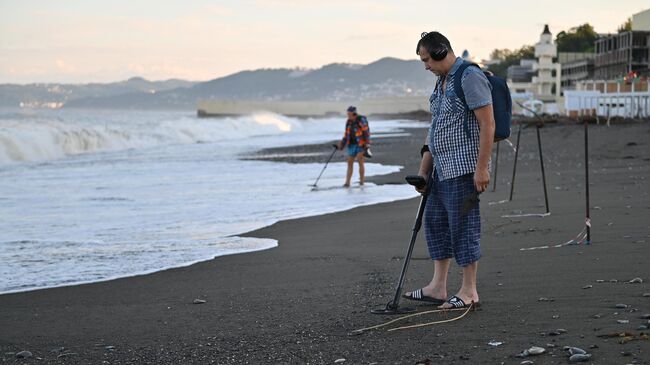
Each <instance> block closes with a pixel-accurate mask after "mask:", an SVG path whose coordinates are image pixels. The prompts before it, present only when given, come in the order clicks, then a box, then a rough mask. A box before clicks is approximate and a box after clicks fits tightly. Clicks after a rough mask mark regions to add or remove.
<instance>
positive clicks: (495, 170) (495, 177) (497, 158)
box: [492, 142, 499, 191]
mask: <svg viewBox="0 0 650 365" xmlns="http://www.w3.org/2000/svg"><path fill="white" fill-rule="evenodd" d="M498 168H499V142H497V156H496V158H495V159H494V182H493V183H492V191H497V170H498Z"/></svg>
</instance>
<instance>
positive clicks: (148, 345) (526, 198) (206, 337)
mask: <svg viewBox="0 0 650 365" xmlns="http://www.w3.org/2000/svg"><path fill="white" fill-rule="evenodd" d="M410 132H412V135H411V136H410V137H394V138H385V139H375V140H374V141H373V153H374V155H375V157H374V158H373V162H375V161H376V162H380V163H385V164H399V165H403V166H405V168H404V169H403V170H402V171H401V172H399V173H395V174H391V175H386V176H382V177H376V178H372V179H370V181H373V182H376V183H401V182H402V181H403V177H404V176H405V175H408V174H411V173H415V172H416V171H417V166H418V164H419V149H420V146H421V143H422V139H423V137H424V133H425V129H413V130H410ZM515 132H516V129H515ZM541 136H542V142H543V147H544V151H543V153H544V158H545V169H546V171H545V172H546V179H547V187H548V194H549V205H550V211H551V215H550V216H547V217H543V218H540V217H522V218H503V217H502V216H503V215H508V214H519V213H543V212H544V209H545V207H544V196H543V189H542V185H541V174H540V166H539V159H538V153H537V143H536V136H535V130H534V128H528V129H525V130H524V131H523V132H522V138H521V147H520V154H519V164H518V166H517V178H516V184H515V190H514V197H513V201H511V202H507V203H503V204H490V202H497V201H500V200H504V199H507V198H508V195H509V190H510V187H509V182H510V179H511V173H512V161H513V156H514V153H513V150H512V149H511V148H510V147H508V145H507V144H506V143H505V142H502V143H501V146H500V156H499V161H498V173H499V176H498V179H497V186H496V191H495V192H492V191H491V187H492V185H491V186H490V191H488V192H487V193H485V194H483V195H482V197H481V200H482V201H481V211H482V217H483V236H482V241H481V243H482V249H483V258H482V259H481V261H480V264H479V276H478V281H479V294H480V296H481V302H482V307H481V310H479V311H476V312H471V313H469V314H468V315H467V316H466V317H464V318H463V319H461V320H459V321H455V322H451V323H445V324H439V325H433V326H427V327H422V328H417V329H410V330H403V331H394V332H386V331H385V330H383V329H382V330H375V331H370V332H367V333H364V334H362V335H358V336H350V335H349V333H350V332H351V331H352V330H354V329H358V328H362V327H367V326H370V325H376V324H379V323H383V322H385V321H387V320H388V319H392V318H393V317H388V318H387V317H381V316H376V315H372V314H370V313H369V310H370V309H371V308H375V307H379V306H382V305H383V304H385V303H386V302H388V301H389V300H390V299H392V295H393V291H394V287H395V284H396V280H397V276H398V273H399V270H400V268H401V265H402V259H403V255H404V253H405V250H406V246H407V244H408V239H409V237H410V230H411V227H412V224H413V219H414V216H415V211H416V209H417V205H418V199H410V200H406V201H399V202H393V203H386V204H378V205H373V206H366V207H360V208H355V209H352V210H349V211H345V212H340V213H335V214H327V215H323V216H317V217H310V218H303V219H297V220H290V221H283V222H279V223H277V224H274V225H272V226H270V227H266V228H263V229H260V230H258V231H255V232H251V233H249V234H248V235H249V236H255V237H269V238H274V239H277V240H278V241H279V246H278V247H277V248H274V249H271V250H267V251H261V252H255V253H247V254H241V255H232V256H224V257H218V258H216V259H214V260H210V261H206V262H202V263H198V264H195V265H192V266H189V267H185V268H177V269H170V270H165V271H162V272H158V273H154V274H149V275H143V276H137V277H131V278H124V279H118V280H112V281H108V282H103V283H94V284H86V285H78V286H71V287H63V288H53V289H46V290H38V291H33V292H26V293H17V294H7V295H0V354H1V355H2V357H1V359H2V360H1V361H2V363H7V364H11V363H71V364H88V363H92V364H101V363H106V364H141V363H151V364H179V363H183V364H185V363H197V364H198V363H200V364H206V363H215V364H246V363H248V364H264V363H272V364H275V363H291V364H294V363H295V364H305V363H310V364H326V363H334V362H335V361H336V360H340V359H345V362H343V363H344V364H370V363H377V364H415V363H416V362H417V361H421V360H424V359H430V360H431V361H432V363H434V364H500V363H504V364H520V363H521V362H522V361H524V360H532V361H534V363H535V364H564V363H568V357H567V356H566V355H565V351H563V350H562V348H563V346H577V347H580V348H583V349H585V350H587V351H588V352H589V353H590V354H592V355H593V357H592V358H591V361H590V363H594V364H627V363H636V364H648V363H650V341H648V340H635V341H631V342H627V343H624V344H621V343H619V340H620V339H619V338H602V337H599V335H604V334H611V333H622V332H630V333H633V334H635V335H637V336H638V335H639V334H640V333H641V332H643V333H648V331H647V330H643V329H637V328H640V326H642V325H648V319H642V318H641V317H642V316H643V315H645V314H650V294H646V295H648V296H644V293H650V285H648V283H649V282H650V265H649V264H648V258H649V257H650V219H649V218H650V196H649V195H648V193H649V192H650V189H649V188H648V181H649V180H650V144H649V142H648V140H649V137H650V123H647V122H646V123H633V124H615V125H612V126H610V127H606V126H602V125H600V126H597V125H591V126H590V137H591V138H590V147H591V154H590V156H591V161H590V162H591V163H590V167H591V175H590V179H591V184H590V188H591V203H592V207H593V209H592V211H591V216H592V224H593V229H592V244H591V245H589V246H585V245H574V246H564V247H560V248H548V249H539V250H527V251H522V250H521V248H530V247H537V246H546V245H555V244H560V243H563V242H566V241H568V240H569V239H571V238H573V237H574V236H576V235H577V234H578V233H579V232H580V230H581V229H582V228H583V226H584V209H585V202H584V162H583V158H584V157H583V138H584V137H583V127H582V126H579V125H553V126H547V127H545V128H543V129H542V130H541ZM515 137H516V134H515V135H514V136H513V137H512V140H513V142H514V138H515ZM328 146H329V145H323V146H301V147H292V148H286V149H282V151H284V152H285V153H298V152H301V151H307V150H309V151H312V150H313V151H316V150H321V151H322V154H321V155H320V156H318V157H317V158H318V160H319V161H322V162H324V161H325V159H326V158H327V157H328V155H329V152H330V147H328ZM270 152H279V150H277V149H276V150H274V151H261V152H260V154H262V155H264V154H269V153H270ZM249 157H253V156H249ZM258 157H259V156H258ZM313 158H314V157H307V159H313ZM302 159H303V158H302V157H296V158H293V159H291V158H289V160H290V161H292V162H296V163H300V162H303V161H304V160H302ZM431 273H432V265H431V263H430V261H429V260H428V258H427V254H426V249H425V245H424V240H423V237H422V235H420V237H419V238H418V243H417V246H416V250H415V253H414V260H413V261H412V263H411V266H410V269H409V272H408V276H407V280H406V289H413V288H418V287H420V286H423V285H425V284H426V283H427V282H428V280H430V278H431ZM637 277H638V278H641V279H642V281H643V282H641V283H629V281H630V280H632V279H634V278H637ZM460 280H461V275H460V269H459V268H458V266H456V265H455V264H453V265H452V268H451V271H450V277H449V288H448V289H449V293H450V294H453V293H454V290H455V289H456V288H457V287H458V286H459V285H460ZM195 299H202V300H205V301H206V302H205V303H203V304H193V301H194V300H195ZM403 304H408V303H407V301H404V302H403ZM617 304H624V305H626V307H625V308H616V305H617ZM419 308H420V310H426V309H431V307H425V306H424V307H419ZM455 316H457V314H456V313H446V314H438V315H436V314H431V315H425V316H423V317H421V318H418V317H416V318H415V319H413V320H406V321H404V324H415V323H424V322H429V321H434V320H441V319H451V318H454V317H455ZM625 320H627V321H629V322H628V323H619V321H625ZM564 330H566V331H564ZM491 341H497V342H502V344H501V345H499V346H491V345H489V344H488V343H489V342H491ZM531 346H541V347H544V348H545V350H546V351H545V353H543V354H541V355H537V356H531V357H529V358H525V359H524V358H518V357H516V355H517V354H519V353H521V352H522V351H523V350H525V349H528V348H530V347H531ZM22 350H28V351H30V352H32V353H33V357H32V358H30V359H25V360H20V359H16V356H15V354H16V353H18V352H19V351H22Z"/></svg>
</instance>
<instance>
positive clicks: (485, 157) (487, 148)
mask: <svg viewBox="0 0 650 365" xmlns="http://www.w3.org/2000/svg"><path fill="white" fill-rule="evenodd" d="M474 115H476V119H477V120H478V125H479V128H480V130H481V132H480V135H479V147H478V162H477V163H476V171H475V172H474V185H475V186H476V190H477V191H479V192H483V191H485V190H486V189H487V187H488V184H489V183H490V172H489V171H488V164H489V163H490V156H491V155H492V144H493V143H494V128H495V121H494V112H493V110H492V104H488V105H485V106H482V107H480V108H477V109H474Z"/></svg>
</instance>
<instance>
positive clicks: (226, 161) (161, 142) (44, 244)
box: [0, 109, 422, 293]
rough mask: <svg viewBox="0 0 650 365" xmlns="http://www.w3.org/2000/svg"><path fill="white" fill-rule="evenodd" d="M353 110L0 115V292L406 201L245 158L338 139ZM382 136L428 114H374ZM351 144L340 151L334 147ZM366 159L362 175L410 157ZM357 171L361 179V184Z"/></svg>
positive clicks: (265, 245) (151, 267)
mask: <svg viewBox="0 0 650 365" xmlns="http://www.w3.org/2000/svg"><path fill="white" fill-rule="evenodd" d="M344 123H345V121H344V119H343V118H320V119H297V118H290V117H286V116H282V115H277V114H272V113H265V112H260V113H255V114H251V115H246V116H240V117H223V118H198V117H197V116H196V115H195V114H194V113H192V112H184V111H98V110H92V111H90V110H66V109H59V110H29V109H15V110H14V109H8V110H0V293H11V292H21V291H29V290H35V289H41V288H50V287H57V286H66V285H75V284H81V283H89V282H97V281H103V280H110V279H114V278H119V277H127V276H133V275H140V274H146V273H151V272H156V271H160V270H164V269H168V268H173V267H181V266H187V265H191V264H193V263H196V262H200V261H205V260H209V259H212V258H214V257H217V256H222V255H230V254H245V253H246V252H253V251H259V250H266V249H273V248H274V247H277V246H278V244H282V242H279V243H278V242H277V241H275V240H273V239H265V238H250V237H241V236H240V235H241V234H242V233H245V232H249V231H252V230H255V229H258V228H261V227H265V226H268V225H271V224H273V223H275V222H278V221H280V220H286V219H292V218H299V217H307V216H314V215H321V214H326V213H332V212H338V211H344V210H348V209H352V208H354V207H358V206H363V205H370V204H377V203H382V202H390V201H395V200H400V199H408V198H412V197H414V196H416V195H417V193H415V192H414V190H413V189H412V188H411V187H409V186H408V185H393V184H389V185H379V186H377V185H374V184H366V185H365V186H363V187H359V186H353V187H352V188H351V189H343V188H339V187H340V186H341V185H342V184H343V181H344V176H345V171H346V167H345V164H344V163H342V162H332V163H330V164H329V165H328V166H327V168H326V169H325V172H324V173H323V175H322V177H321V179H320V181H319V183H318V186H319V188H320V189H318V190H313V189H312V187H311V186H310V184H313V183H314V181H315V180H316V178H317V176H318V175H319V173H320V172H321V171H322V169H323V167H324V164H323V163H301V164H293V163H283V162H269V161H262V160H255V159H246V158H247V157H251V156H253V155H254V154H255V153H256V151H259V150H261V149H265V148H270V147H284V146H294V145H305V144H322V145H323V149H322V152H319V153H317V154H320V155H323V156H329V155H330V153H331V152H332V151H333V149H332V147H331V146H330V145H329V144H327V142H328V141H332V140H336V139H339V138H341V136H342V134H343V128H344ZM370 127H371V132H372V133H373V138H375V139H376V138H382V137H386V136H394V135H399V134H404V133H408V130H409V129H410V128H421V127H422V125H421V123H418V122H415V121H408V120H385V121H372V120H371V121H370ZM336 153H342V152H336ZM368 162H369V163H367V164H366V175H367V176H375V175H382V174H389V173H392V172H396V171H399V170H400V169H401V166H389V165H381V164H378V163H373V162H372V160H369V161H368ZM357 177H358V175H357V173H356V165H355V175H354V178H353V182H354V181H355V180H356V179H357Z"/></svg>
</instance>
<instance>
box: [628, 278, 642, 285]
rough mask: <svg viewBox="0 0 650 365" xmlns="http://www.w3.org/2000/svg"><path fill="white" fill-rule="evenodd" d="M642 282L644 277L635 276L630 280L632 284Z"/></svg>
mask: <svg viewBox="0 0 650 365" xmlns="http://www.w3.org/2000/svg"><path fill="white" fill-rule="evenodd" d="M642 282H643V279H641V278H634V279H632V280H630V281H629V283H630V284H640V283H642Z"/></svg>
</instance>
